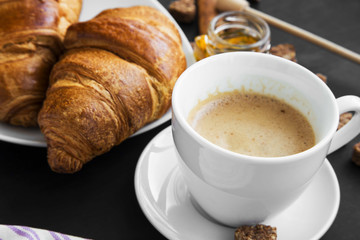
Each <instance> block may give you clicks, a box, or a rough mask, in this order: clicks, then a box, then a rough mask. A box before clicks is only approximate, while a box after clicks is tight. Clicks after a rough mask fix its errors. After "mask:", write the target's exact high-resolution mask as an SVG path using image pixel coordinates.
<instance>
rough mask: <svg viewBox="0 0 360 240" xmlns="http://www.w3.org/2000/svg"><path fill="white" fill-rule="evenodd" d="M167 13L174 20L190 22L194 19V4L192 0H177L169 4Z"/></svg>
mask: <svg viewBox="0 0 360 240" xmlns="http://www.w3.org/2000/svg"><path fill="white" fill-rule="evenodd" d="M169 13H170V14H171V15H172V16H173V17H174V18H175V20H176V21H178V22H181V23H191V22H192V21H194V19H195V15H196V5H195V1H194V0H177V1H174V2H171V3H170V5H169Z"/></svg>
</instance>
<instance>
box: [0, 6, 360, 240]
mask: <svg viewBox="0 0 360 240" xmlns="http://www.w3.org/2000/svg"><path fill="white" fill-rule="evenodd" d="M85 1H86V0H85ZM119 1H120V0H119ZM160 2H161V3H162V4H163V5H164V6H165V7H168V4H169V3H170V1H165V0H162V1H160ZM252 6H253V7H254V8H257V9H259V10H260V11H263V12H265V13H268V14H270V15H272V16H275V17H278V18H280V19H282V20H284V21H287V22H289V23H292V24H294V25H296V26H298V27H301V28H303V29H306V30H308V31H310V32H313V33H315V34H317V35H319V36H322V37H324V38H326V39H328V40H330V41H333V42H335V43H337V44H340V45H342V46H344V47H346V48H349V49H351V50H353V51H355V52H358V53H360V1H357V0H343V1H339V0H316V1H299V0H262V1H260V2H258V3H252ZM181 27H182V29H183V30H184V32H185V33H186V35H187V37H188V38H189V40H190V41H193V39H194V37H195V36H196V35H197V25H196V23H193V24H181ZM271 32H272V45H277V44H279V43H291V44H293V45H294V46H295V48H296V51H297V59H298V63H299V64H301V65H303V66H305V67H306V68H308V69H309V70H311V71H313V72H315V73H322V74H324V75H326V76H327V78H328V86H329V87H330V89H331V90H332V91H333V93H334V94H335V96H336V97H340V96H342V95H347V94H351V95H357V96H360V85H359V83H360V65H359V64H356V63H353V62H351V61H350V60H347V59H344V58H342V57H340V56H338V55H335V54H333V53H331V52H328V51H327V50H324V49H322V48H320V47H318V46H315V45H313V44H311V43H309V42H306V41H304V40H302V39H299V38H297V37H294V36H292V35H289V34H287V33H285V32H283V31H281V30H278V29H276V28H273V27H271ZM324 107H326V106H324ZM169 125H170V121H168V122H167V123H165V124H163V125H162V126H160V127H157V128H156V129H153V130H151V131H149V132H147V133H145V134H142V135H139V136H137V137H134V138H130V139H128V140H126V141H125V142H123V143H122V144H120V145H119V146H117V147H114V148H113V149H112V150H111V151H110V152H108V153H106V154H104V155H102V156H99V157H97V158H95V159H94V160H93V161H91V162H90V163H88V164H87V165H85V167H84V168H83V170H81V171H80V172H79V173H76V174H73V175H61V174H57V173H53V172H51V170H50V169H49V167H48V165H47V162H46V149H45V148H36V147H28V146H22V145H16V144H12V143H6V142H0V224H14V225H26V226H30V227H37V228H44V229H49V230H54V231H58V232H62V233H67V234H72V235H75V236H80V237H88V238H93V239H112V240H114V239H165V238H164V237H163V236H162V235H161V234H160V233H159V232H158V231H157V230H156V229H155V228H154V227H153V226H152V225H151V224H150V222H149V221H148V220H147V219H146V217H145V215H144V214H143V213H142V211H141V209H140V207H139V205H138V202H137V199H136V196H135V190H134V172H135V167H136V164H137V160H138V158H139V156H140V154H141V152H142V150H143V149H144V148H145V146H146V144H147V143H148V142H149V141H150V140H151V139H152V138H153V137H155V136H156V134H157V133H158V132H159V131H161V130H162V129H163V128H165V127H167V126H169ZM359 141H360V136H358V137H357V138H355V139H354V140H353V141H352V142H350V143H349V144H348V145H346V146H344V147H343V148H341V149H340V150H338V151H336V152H335V153H333V154H331V155H329V156H328V159H329V161H330V163H331V164H332V166H333V168H334V170H335V172H336V175H337V177H338V180H339V183H340V191H341V203H340V209H339V212H338V215H337V217H336V219H335V221H334V223H333V225H332V226H331V228H330V229H329V231H328V232H327V233H326V234H325V236H324V237H323V238H322V239H325V240H332V239H359V237H360V167H358V166H356V165H355V164H353V163H352V161H351V155H352V147H353V145H354V144H355V143H356V142H359ZM314 214H317V213H316V212H314Z"/></svg>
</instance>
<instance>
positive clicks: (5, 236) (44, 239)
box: [0, 225, 89, 240]
mask: <svg viewBox="0 0 360 240" xmlns="http://www.w3.org/2000/svg"><path fill="white" fill-rule="evenodd" d="M0 240H86V239H85V238H80V237H74V236H70V235H66V234H62V233H58V232H53V231H48V230H43V229H37V228H30V227H25V226H15V225H0ZM88 240H89V239H88Z"/></svg>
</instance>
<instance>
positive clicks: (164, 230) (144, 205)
mask: <svg viewBox="0 0 360 240" xmlns="http://www.w3.org/2000/svg"><path fill="white" fill-rule="evenodd" d="M167 132H169V133H167ZM164 134H172V132H171V126H168V127H166V128H164V129H163V130H162V131H160V132H159V133H158V134H157V135H155V136H154V137H153V138H152V139H151V140H150V141H149V143H148V144H147V145H146V147H145V148H144V150H143V151H142V153H141V155H140V157H139V159H138V162H137V165H136V169H135V175H134V186H135V194H136V198H137V200H138V203H139V205H140V208H141V210H142V212H143V213H144V215H145V216H146V218H147V219H148V221H149V222H150V223H151V224H152V225H153V227H155V229H157V231H159V233H160V234H162V235H163V236H164V237H165V238H168V239H173V240H176V239H177V240H181V238H178V237H179V235H177V234H175V232H174V231H172V230H169V228H168V227H166V224H165V223H166V221H164V219H163V218H161V219H160V218H159V219H157V220H155V219H154V217H153V216H154V215H153V214H151V213H150V212H152V213H158V211H156V210H155V209H153V207H152V206H151V204H150V202H149V198H147V197H145V198H144V195H142V194H141V192H140V186H141V185H142V184H141V181H140V179H141V175H140V171H141V166H142V164H144V162H145V161H147V160H148V159H149V158H146V157H145V156H146V155H147V153H148V152H149V150H150V149H151V148H152V147H153V145H154V143H155V142H156V140H158V139H159V138H160V137H161V136H162V135H164ZM323 168H324V170H323V171H326V173H327V174H328V175H329V177H330V179H332V180H333V181H332V182H333V183H334V184H332V185H333V186H332V189H333V192H334V195H333V196H334V198H333V199H334V200H333V201H334V204H333V208H332V209H331V214H330V215H329V217H328V218H327V221H326V222H324V224H322V227H321V228H319V230H318V231H317V233H316V234H314V236H312V237H311V239H310V240H317V239H320V238H321V237H322V236H323V235H324V234H325V233H326V232H327V231H328V230H329V228H330V227H331V225H332V224H333V222H334V220H335V218H336V216H337V213H338V211H339V207H340V197H341V196H340V186H339V181H338V178H337V176H336V173H335V171H334V169H333V167H332V165H331V164H330V162H329V160H328V159H327V158H326V159H325V160H324V164H323V166H322V167H321V168H320V170H319V171H321V169H323ZM178 170H179V169H178ZM169 174H174V172H173V171H169V173H168V175H169ZM149 208H150V209H152V210H149ZM199 214H200V213H199ZM228 228H231V227H228Z"/></svg>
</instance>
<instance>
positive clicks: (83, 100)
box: [38, 6, 186, 173]
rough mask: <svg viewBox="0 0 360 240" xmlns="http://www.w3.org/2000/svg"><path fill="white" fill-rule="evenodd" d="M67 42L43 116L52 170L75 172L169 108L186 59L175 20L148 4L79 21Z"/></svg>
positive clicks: (69, 31)
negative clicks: (174, 87) (173, 90)
mask: <svg viewBox="0 0 360 240" xmlns="http://www.w3.org/2000/svg"><path fill="white" fill-rule="evenodd" d="M64 44H65V48H66V52H65V54H64V55H63V56H62V57H61V59H60V61H59V62H58V63H56V65H55V66H54V68H53V70H52V71H51V74H50V85H49V88H48V90H47V93H46V99H45V101H44V103H43V107H42V108H41V110H40V113H39V117H38V122H39V126H40V129H41V131H42V133H43V134H44V136H45V139H46V142H47V146H48V149H47V151H48V163H49V165H50V167H51V169H52V170H53V171H55V172H60V173H74V172H76V171H79V170H80V169H81V168H82V166H83V165H84V164H85V163H87V162H89V161H90V160H91V159H93V158H94V157H96V156H98V155H100V154H103V153H105V152H107V151H109V150H110V149H111V148H112V147H113V146H116V145H118V144H120V143H121V142H122V141H124V140H125V139H126V138H128V137H129V136H130V135H132V134H133V133H135V132H136V131H137V130H138V129H140V128H141V127H143V126H144V125H145V124H147V123H149V122H151V121H154V120H156V119H158V118H160V117H161V116H162V115H163V114H164V113H165V112H166V111H167V110H168V109H169V107H170V104H171V93H172V89H173V86H174V84H175V81H176V80H177V78H178V77H179V75H180V74H181V73H182V72H183V71H184V70H185V68H186V59H185V55H184V52H183V50H182V45H181V38H180V34H179V32H178V30H177V28H176V27H175V25H174V24H173V23H172V22H171V21H170V19H168V18H167V17H166V16H165V15H163V14H162V13H161V12H160V11H158V10H156V9H154V8H151V7H147V6H135V7H130V8H117V9H110V10H105V11H103V12H101V13H100V14H99V15H97V16H96V17H95V18H93V19H91V20H89V21H87V22H80V23H75V24H73V25H71V26H70V27H69V28H68V31H67V33H66V36H65V40H64Z"/></svg>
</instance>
